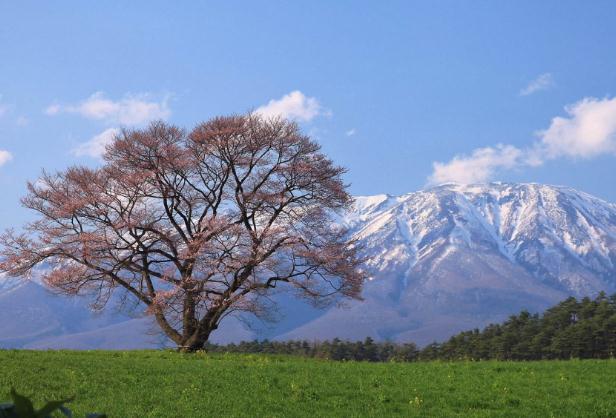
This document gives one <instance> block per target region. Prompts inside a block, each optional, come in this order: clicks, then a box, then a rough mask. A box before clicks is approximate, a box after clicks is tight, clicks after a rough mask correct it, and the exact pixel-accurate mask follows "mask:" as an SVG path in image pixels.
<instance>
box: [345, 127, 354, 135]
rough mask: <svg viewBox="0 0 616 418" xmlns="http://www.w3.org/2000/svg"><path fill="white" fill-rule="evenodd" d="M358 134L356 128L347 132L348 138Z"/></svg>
mask: <svg viewBox="0 0 616 418" xmlns="http://www.w3.org/2000/svg"><path fill="white" fill-rule="evenodd" d="M356 133H357V130H356V129H355V128H351V129H349V130H348V131H346V132H345V134H346V136H353V135H355V134H356Z"/></svg>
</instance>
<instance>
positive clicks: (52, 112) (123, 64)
mask: <svg viewBox="0 0 616 418" xmlns="http://www.w3.org/2000/svg"><path fill="white" fill-rule="evenodd" d="M615 20H616V2H613V1H603V2H602V1H593V2H579V1H541V2H536V1H527V2H524V1H516V2H504V1H503V2H498V1H468V2H461V1H450V2H446V1H425V2H412V1H401V2H395V1H388V2H359V1H357V2H351V1H336V2H331V1H310V2H308V1H305V2H299V1H294V2H291V1H287V2H282V1H280V2H278V1H268V2H258V1H250V2H248V1H245V2H239V1H225V2H217V3H213V2H194V3H190V2H182V3H176V2H162V1H161V2H156V1H147V2H146V1H143V2H139V1H133V2H120V1H117V2H111V1H109V2H83V1H80V2H60V1H58V2H28V1H19V2H2V3H0V51H1V56H0V95H1V97H0V187H1V189H2V191H3V193H2V197H1V200H2V204H1V205H0V227H8V226H11V225H13V224H18V223H20V222H22V221H23V220H25V219H28V217H29V216H30V215H29V214H28V213H26V212H24V210H23V209H21V208H20V206H19V197H20V196H22V195H23V194H24V191H25V182H26V181H27V180H28V179H29V180H34V179H36V178H37V176H38V175H39V174H40V172H41V170H42V169H43V168H45V169H47V170H51V171H53V170H57V169H62V168H65V167H67V166H69V165H73V164H86V165H96V164H99V159H98V158H97V152H98V151H99V150H100V149H101V144H104V143H105V141H106V140H108V138H109V137H110V136H111V134H112V133H113V132H114V129H118V128H119V127H120V126H136V127H138V126H142V125H143V124H145V123H147V121H148V120H151V119H153V118H164V119H166V120H168V121H169V122H172V123H176V124H178V125H181V126H184V127H188V128H189V127H191V126H193V125H195V124H196V123H198V122H200V121H202V120H206V119H208V118H210V117H212V116H215V115H219V114H229V113H237V112H244V111H248V110H258V111H261V112H263V113H265V114H283V115H286V116H288V117H291V118H295V119H297V120H298V122H299V123H301V125H302V127H303V129H304V130H305V131H306V132H308V133H310V134H311V135H312V136H313V137H314V138H315V139H317V140H318V141H319V142H320V143H321V144H322V145H323V148H324V150H325V152H326V153H327V154H329V155H330V156H331V157H332V158H333V159H334V160H335V161H336V162H338V163H339V164H342V165H344V166H346V167H347V168H348V169H349V173H348V175H347V180H348V181H349V182H350V183H351V191H352V192H353V193H354V194H376V193H391V194H399V193H405V192H409V191H414V190H417V189H421V188H424V187H427V186H429V185H431V184H436V183H438V182H441V181H459V182H475V181H488V180H501V181H532V182H543V183H551V184H561V185H567V186H571V187H575V188H578V189H581V190H584V191H586V192H589V193H592V194H595V195H597V196H599V197H601V198H604V199H606V200H608V201H611V202H616V187H614V183H615V182H614V180H616V99H615V98H616V54H615V53H614V40H615V39H616V25H614V21H615Z"/></svg>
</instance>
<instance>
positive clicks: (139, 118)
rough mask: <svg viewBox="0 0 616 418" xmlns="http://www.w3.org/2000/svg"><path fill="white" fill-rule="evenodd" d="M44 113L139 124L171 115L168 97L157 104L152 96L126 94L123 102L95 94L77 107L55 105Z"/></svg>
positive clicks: (111, 122)
mask: <svg viewBox="0 0 616 418" xmlns="http://www.w3.org/2000/svg"><path fill="white" fill-rule="evenodd" d="M45 113H46V114H48V115H50V116H53V115H58V114H60V113H74V114H78V115H81V116H83V117H85V118H88V119H95V120H102V121H104V122H106V123H109V124H122V125H129V126H134V125H140V124H143V123H145V122H149V121H151V120H154V119H167V118H168V117H169V116H170V115H171V110H170V109H169V106H168V97H166V98H164V99H163V100H161V101H154V100H152V99H151V96H150V95H149V94H126V95H124V97H123V98H121V99H120V100H117V101H114V100H111V99H108V98H107V97H106V96H105V94H104V93H102V92H96V93H94V94H93V95H91V96H90V97H88V98H87V99H86V100H84V101H82V102H80V103H78V104H76V105H61V104H57V103H55V104H52V105H50V106H48V107H47V109H45Z"/></svg>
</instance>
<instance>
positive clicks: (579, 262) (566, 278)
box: [343, 183, 616, 295]
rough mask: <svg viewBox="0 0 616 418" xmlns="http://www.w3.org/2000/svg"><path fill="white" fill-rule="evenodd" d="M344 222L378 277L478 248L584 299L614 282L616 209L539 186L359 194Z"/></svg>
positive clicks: (569, 192) (561, 189) (581, 195)
mask: <svg viewBox="0 0 616 418" xmlns="http://www.w3.org/2000/svg"><path fill="white" fill-rule="evenodd" d="M343 222H344V223H345V224H347V225H348V226H349V227H351V229H352V231H353V233H354V234H355V235H356V236H357V237H359V238H360V239H361V241H362V243H363V244H364V245H365V247H366V254H365V255H367V256H368V257H369V258H370V264H371V265H372V266H373V267H375V269H376V273H375V274H378V273H379V272H386V271H387V270H388V269H391V268H393V267H394V266H396V265H400V264H404V263H406V264H408V267H412V266H415V265H417V264H421V263H422V262H423V261H424V260H427V259H431V260H432V261H433V262H435V264H433V265H432V268H434V267H435V266H436V265H438V262H439V261H440V260H441V259H440V258H436V259H434V258H431V257H433V256H434V255H435V253H436V252H438V251H440V252H444V254H442V258H443V257H444V258H446V255H447V254H448V253H449V252H451V251H459V250H480V251H482V252H488V251H489V252H491V253H494V254H498V255H500V256H502V257H505V258H507V259H508V260H510V261H511V262H512V263H515V264H518V265H519V266H521V267H523V268H524V269H525V270H526V271H527V272H528V273H529V274H531V275H532V276H533V277H535V278H537V279H539V280H540V281H543V282H546V283H548V282H549V283H551V284H552V285H554V286H555V287H558V288H560V289H561V290H566V291H567V292H570V293H572V294H576V295H584V294H588V293H592V292H596V291H599V290H603V289H605V288H606V286H607V287H608V288H614V285H616V206H614V205H612V204H609V203H606V202H604V201H601V200H600V199H597V198H594V197H592V196H590V195H587V194H585V193H581V192H577V191H575V190H573V189H570V188H564V187H556V186H545V185H538V184H501V183H492V184H489V185H473V186H461V185H453V184H452V185H444V186H440V187H436V188H433V189H430V190H426V191H421V192H416V193H409V194H407V195H403V196H399V197H390V196H383V195H380V196H371V197H358V198H357V200H356V206H355V210H354V211H353V212H351V213H350V214H349V215H348V216H347V217H346V218H344V219H343Z"/></svg>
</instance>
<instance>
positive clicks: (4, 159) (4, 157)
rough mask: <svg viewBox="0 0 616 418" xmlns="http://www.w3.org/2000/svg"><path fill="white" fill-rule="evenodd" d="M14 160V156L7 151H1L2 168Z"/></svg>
mask: <svg viewBox="0 0 616 418" xmlns="http://www.w3.org/2000/svg"><path fill="white" fill-rule="evenodd" d="M12 159H13V154H11V153H10V152H8V151H6V150H2V149H0V167H2V166H3V165H4V164H6V163H8V162H9V161H11V160H12Z"/></svg>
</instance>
